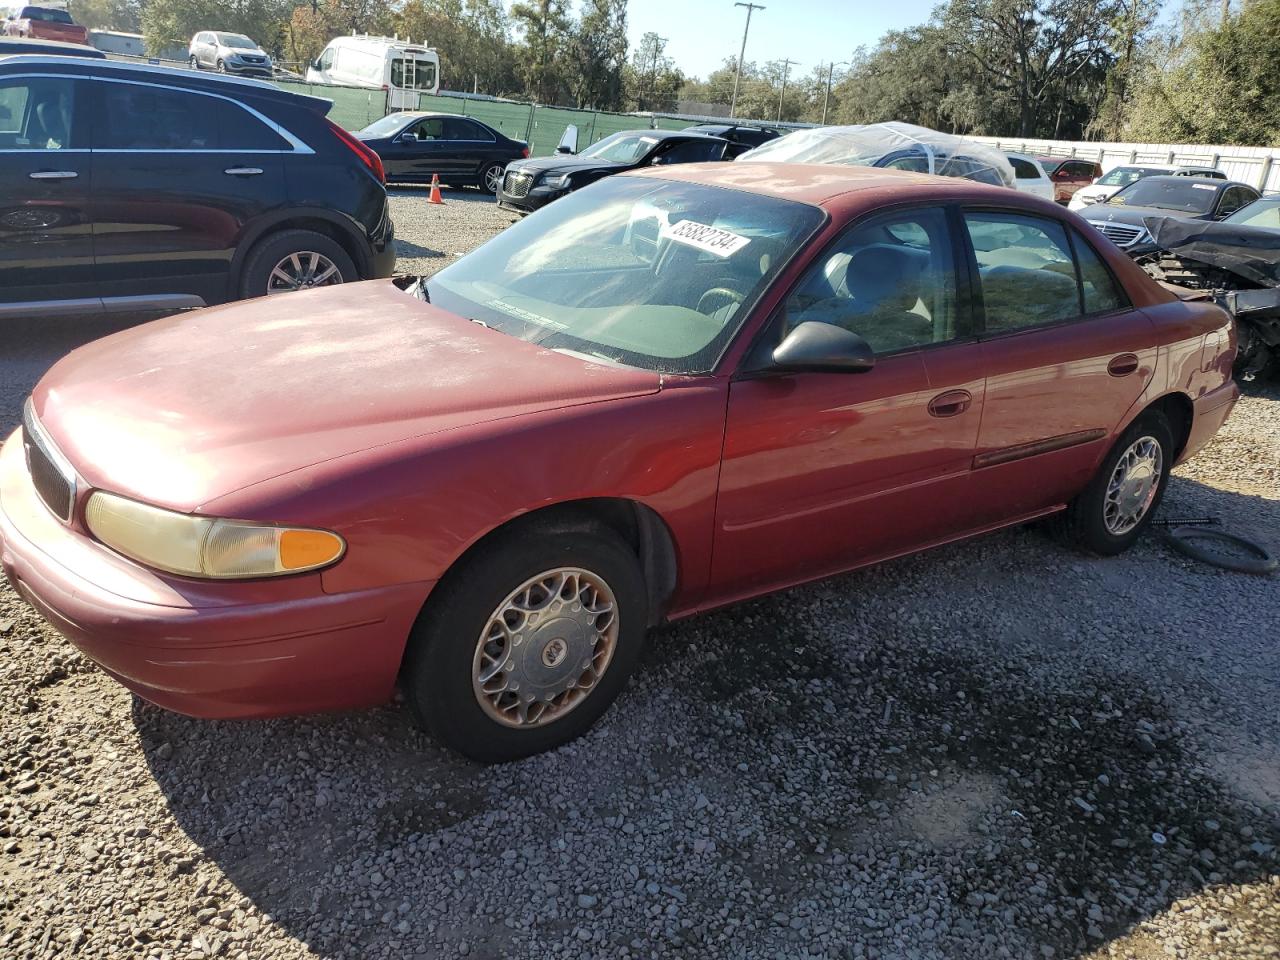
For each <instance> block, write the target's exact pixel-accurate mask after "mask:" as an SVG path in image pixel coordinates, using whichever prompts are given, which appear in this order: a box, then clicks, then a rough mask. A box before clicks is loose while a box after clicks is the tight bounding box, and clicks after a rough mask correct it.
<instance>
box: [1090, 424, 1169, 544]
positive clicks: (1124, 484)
mask: <svg viewBox="0 0 1280 960" xmlns="http://www.w3.org/2000/svg"><path fill="white" fill-rule="evenodd" d="M1163 467H1164V453H1163V451H1162V450H1161V449H1160V444H1159V442H1157V441H1156V440H1155V438H1153V437H1140V438H1138V439H1137V440H1135V441H1134V442H1133V443H1131V444H1130V445H1129V448H1128V449H1127V450H1125V452H1124V453H1122V454H1121V455H1120V459H1119V460H1117V461H1116V466H1115V469H1114V470H1112V471H1111V479H1110V480H1109V481H1108V483H1107V494H1106V497H1105V498H1104V500H1103V504H1102V519H1103V522H1104V523H1105V524H1106V527H1107V531H1108V532H1109V533H1111V534H1112V535H1113V536H1117V537H1120V536H1124V534H1126V533H1129V532H1130V531H1131V530H1133V528H1134V527H1136V526H1137V525H1138V524H1139V523H1141V522H1142V518H1143V517H1145V516H1146V515H1147V511H1148V510H1149V509H1151V504H1152V502H1153V501H1154V500H1155V498H1156V491H1157V490H1158V489H1159V487H1160V475H1161V471H1162V470H1163Z"/></svg>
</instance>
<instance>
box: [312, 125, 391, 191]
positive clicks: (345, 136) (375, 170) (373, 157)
mask: <svg viewBox="0 0 1280 960" xmlns="http://www.w3.org/2000/svg"><path fill="white" fill-rule="evenodd" d="M324 122H325V123H327V124H328V125H329V129H330V130H332V131H333V135H334V136H335V137H337V138H338V139H339V140H341V141H342V142H343V143H344V144H346V146H347V148H348V149H349V150H350V151H351V152H352V153H354V154H355V155H356V156H357V157H359V158H360V162H361V163H363V164H364V165H365V166H366V167H368V168H369V171H370V172H371V173H372V174H373V175H374V176H375V177H377V178H378V182H379V183H386V182H387V173H386V171H385V170H384V169H383V168H382V158H381V157H380V156H378V155H377V154H376V153H374V151H372V150H370V149H369V148H368V147H366V146H365V145H364V144H363V143H361V142H360V140H359V139H358V138H357V137H353V136H352V135H351V134H350V133H348V132H347V131H346V130H343V129H342V128H341V127H340V126H338V125H337V124H336V123H334V122H333V121H332V120H330V119H329V118H328V117H325V120H324Z"/></svg>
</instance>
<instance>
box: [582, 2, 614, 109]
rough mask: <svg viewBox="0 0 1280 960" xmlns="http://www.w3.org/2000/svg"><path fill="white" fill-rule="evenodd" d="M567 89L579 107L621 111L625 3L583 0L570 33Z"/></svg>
mask: <svg viewBox="0 0 1280 960" xmlns="http://www.w3.org/2000/svg"><path fill="white" fill-rule="evenodd" d="M569 62H570V63H572V65H573V76H572V78H571V80H570V84H569V85H570V88H571V92H572V95H573V101H574V103H575V104H576V105H577V106H579V107H594V108H596V109H599V110H621V109H622V108H623V106H624V102H625V96H626V91H625V80H624V70H625V68H626V65H627V0H587V6H586V9H585V10H584V11H583V14H582V18H581V19H580V20H579V21H578V24H577V26H576V27H575V28H574V30H573V37H572V40H571V41H570V56H569Z"/></svg>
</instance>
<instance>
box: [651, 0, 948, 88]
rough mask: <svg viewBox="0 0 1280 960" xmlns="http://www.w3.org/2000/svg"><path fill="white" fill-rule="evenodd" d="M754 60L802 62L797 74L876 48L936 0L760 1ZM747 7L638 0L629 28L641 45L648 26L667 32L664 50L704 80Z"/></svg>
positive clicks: (734, 50) (923, 15) (754, 21)
mask: <svg viewBox="0 0 1280 960" xmlns="http://www.w3.org/2000/svg"><path fill="white" fill-rule="evenodd" d="M754 2H757V3H759V2H763V3H764V7H765V9H763V10H756V11H754V12H752V14H751V32H750V34H749V35H748V37H747V53H746V57H745V58H744V59H745V60H746V62H747V63H750V62H751V61H753V60H754V61H755V62H756V63H761V64H762V63H764V62H766V61H768V60H782V59H784V58H788V59H791V60H796V61H799V63H798V65H794V66H792V67H791V68H790V70H791V73H792V75H793V76H795V75H797V73H798V74H801V75H803V74H808V73H810V72H811V71H812V70H813V68H814V67H815V66H817V65H818V64H819V63H822V64H823V65H826V64H828V63H830V62H831V61H833V60H834V61H837V62H838V61H841V60H848V59H849V58H850V56H851V55H852V53H853V51H854V49H856V48H857V47H858V46H861V45H864V44H865V45H866V46H868V47H871V46H874V45H875V43H876V41H877V40H879V39H880V37H881V36H883V35H884V33H885V31H887V30H896V29H901V28H903V27H910V26H914V25H915V24H918V23H923V22H924V21H926V20H927V19H928V18H929V13H930V11H931V10H932V9H933V7H934V5H935V4H936V2H937V0H888V2H886V0H879V2H866V0H754ZM746 17H747V11H746V10H745V9H743V8H742V7H735V6H734V5H733V0H631V2H630V3H629V4H628V7H627V33H628V35H629V38H630V41H631V49H632V50H634V49H635V48H636V47H637V46H639V44H640V38H641V37H642V36H644V35H645V34H646V33H648V32H649V31H653V32H654V33H656V34H658V36H660V37H665V38H667V41H668V42H667V44H666V46H665V47H664V49H663V52H664V54H665V55H666V56H669V57H671V59H673V60H674V61H675V63H676V66H677V67H679V68H680V69H681V70H683V71H684V72H685V74H686V75H695V76H698V77H700V78H702V79H705V78H706V76H707V74H709V73H710V72H711V71H712V70H715V69H716V68H717V67H719V66H720V65H721V64H722V63H723V62H724V61H725V59H726V58H728V57H736V56H737V55H738V49H739V47H740V45H741V44H742V27H743V24H744V23H745V21H746Z"/></svg>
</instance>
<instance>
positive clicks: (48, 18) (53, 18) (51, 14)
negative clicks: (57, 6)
mask: <svg viewBox="0 0 1280 960" xmlns="http://www.w3.org/2000/svg"><path fill="white" fill-rule="evenodd" d="M19 19H23V20H41V21H43V22H45V23H70V22H71V14H69V13H67V11H65V10H46V9H45V8H44V7H27V8H25V9H24V10H23V11H22V13H21V14H20V15H19Z"/></svg>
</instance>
